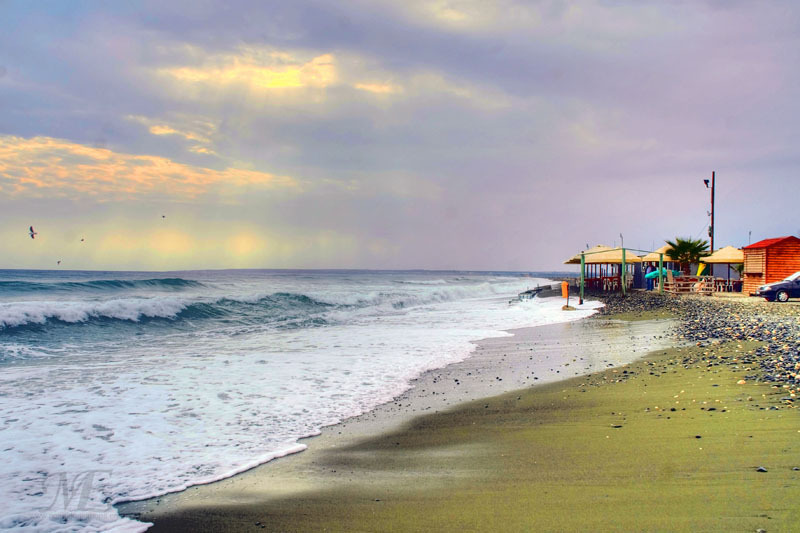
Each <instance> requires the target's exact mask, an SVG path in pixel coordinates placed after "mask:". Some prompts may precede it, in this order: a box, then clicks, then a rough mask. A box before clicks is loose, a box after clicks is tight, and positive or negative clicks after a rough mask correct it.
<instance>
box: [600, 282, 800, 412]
mask: <svg viewBox="0 0 800 533" xmlns="http://www.w3.org/2000/svg"><path fill="white" fill-rule="evenodd" d="M591 297H592V298H595V299H599V300H602V301H603V302H605V304H606V306H605V307H604V308H602V309H601V310H600V312H599V313H598V315H596V316H597V317H605V316H608V315H618V316H620V315H628V316H630V317H633V318H636V317H637V316H641V317H642V318H648V317H649V316H650V315H651V314H652V313H654V312H660V313H665V314H669V315H672V316H675V317H676V318H678V320H677V321H676V324H675V326H674V327H675V328H676V331H675V333H676V335H677V336H678V338H679V339H682V340H685V341H687V342H688V343H692V344H695V345H696V346H699V347H704V348H707V349H706V350H704V351H703V352H702V354H701V356H700V358H699V359H698V360H697V361H691V362H690V361H687V364H689V363H691V364H700V363H703V364H707V365H709V366H714V365H731V366H733V367H736V368H744V369H745V370H748V369H749V370H750V371H751V372H750V373H748V374H747V375H746V376H745V377H744V378H743V379H746V380H756V381H767V382H773V383H775V384H776V385H781V386H785V388H787V389H788V390H789V394H788V395H787V399H786V402H787V403H793V402H794V394H795V392H796V390H797V388H798V386H800V306H798V305H795V304H779V303H772V302H766V301H763V300H760V299H755V298H749V299H730V300H729V299H721V298H708V297H703V296H686V295H683V296H675V295H661V294H658V293H655V292H642V291H635V292H632V293H629V294H628V295H626V296H625V297H623V296H621V295H618V294H613V295H608V294H592V295H591ZM727 341H736V342H743V341H756V342H757V343H759V345H758V347H756V348H753V349H751V350H748V351H746V352H745V353H744V354H740V353H732V352H731V349H730V346H731V345H730V344H728V343H727Z"/></svg>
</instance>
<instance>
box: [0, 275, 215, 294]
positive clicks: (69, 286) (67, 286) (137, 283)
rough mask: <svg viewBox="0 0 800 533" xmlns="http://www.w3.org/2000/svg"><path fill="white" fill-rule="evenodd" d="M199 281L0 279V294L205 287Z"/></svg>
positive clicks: (176, 279)
mask: <svg viewBox="0 0 800 533" xmlns="http://www.w3.org/2000/svg"><path fill="white" fill-rule="evenodd" d="M203 286H204V285H203V284H202V283H200V282H199V281H194V280H191V279H183V278H153V279H132V280H127V279H97V280H90V281H57V282H52V283H39V282H35V281H0V294H2V293H6V292H15V293H20V292H22V293H36V292H45V291H57V292H65V291H81V290H84V291H85V290H91V291H113V290H126V289H160V290H181V289H186V288H192V287H203Z"/></svg>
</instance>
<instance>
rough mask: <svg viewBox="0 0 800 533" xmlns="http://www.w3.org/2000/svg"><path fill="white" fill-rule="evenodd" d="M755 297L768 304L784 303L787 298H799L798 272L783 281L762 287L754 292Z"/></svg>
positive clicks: (799, 276) (799, 273)
mask: <svg viewBox="0 0 800 533" xmlns="http://www.w3.org/2000/svg"><path fill="white" fill-rule="evenodd" d="M756 296H761V297H763V298H766V300H767V301H768V302H772V301H774V300H778V301H779V302H786V301H788V300H789V298H800V272H795V273H794V274H792V275H791V276H789V277H788V278H786V279H785V280H783V281H776V282H775V283H767V284H766V285H762V286H761V287H759V288H758V290H757V291H756Z"/></svg>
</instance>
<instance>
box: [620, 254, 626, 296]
mask: <svg viewBox="0 0 800 533" xmlns="http://www.w3.org/2000/svg"><path fill="white" fill-rule="evenodd" d="M626 271H627V268H626V265H625V248H623V249H622V272H620V274H619V277H620V281H621V282H622V295H623V296H625V293H626V292H627V290H626V289H627V287H626V286H625V285H626V283H625V281H626V280H625V277H626V276H625V274H627V272H626Z"/></svg>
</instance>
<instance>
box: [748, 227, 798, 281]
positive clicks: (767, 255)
mask: <svg viewBox="0 0 800 533" xmlns="http://www.w3.org/2000/svg"><path fill="white" fill-rule="evenodd" d="M742 251H743V252H744V285H743V287H742V292H743V293H744V294H754V293H755V292H756V289H758V287H759V286H761V285H764V284H765V283H773V282H775V281H780V280H782V279H784V278H786V277H787V276H790V275H791V274H794V273H795V272H797V271H798V270H800V239H798V238H797V237H793V236H789V237H778V238H776V239H764V240H763V241H758V242H757V243H754V244H751V245H750V246H745V247H744V248H742Z"/></svg>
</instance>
